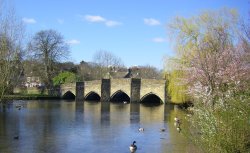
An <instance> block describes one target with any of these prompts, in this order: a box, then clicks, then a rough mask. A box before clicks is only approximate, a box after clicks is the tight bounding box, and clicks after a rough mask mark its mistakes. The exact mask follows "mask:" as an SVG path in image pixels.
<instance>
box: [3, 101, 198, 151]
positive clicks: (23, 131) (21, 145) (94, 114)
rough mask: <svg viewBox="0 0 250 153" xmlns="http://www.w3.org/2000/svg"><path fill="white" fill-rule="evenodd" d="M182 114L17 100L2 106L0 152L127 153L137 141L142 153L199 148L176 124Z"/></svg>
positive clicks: (161, 108) (122, 106)
mask: <svg viewBox="0 0 250 153" xmlns="http://www.w3.org/2000/svg"><path fill="white" fill-rule="evenodd" d="M16 105H22V106H23V107H22V109H21V110H18V109H17V108H16V107H15V106H16ZM183 115H185V114H184V112H182V111H180V110H178V109H175V108H174V107H173V106H171V105H166V106H165V105H159V106H155V107H146V106H144V105H141V104H138V103H131V104H123V103H108V102H102V103H101V102H93V101H85V102H84V103H76V102H68V101H15V102H14V103H11V104H8V105H6V106H1V107H0V152H4V153H12V152H13V153H14V152H19V153H26V152H36V153H43V152H55V153H57V152H60V153H68V152H69V153H71V152H87V153H96V152H104V153H105V152H119V153H127V152H129V148H128V147H129V145H130V144H131V143H132V142H133V141H134V140H136V141H137V146H138V151H137V152H139V153H140V152H141V153H151V152H153V153H155V152H157V153H158V152H159V153H161V152H162V153H165V152H173V153H178V152H195V151H196V150H195V148H194V147H193V146H192V145H191V144H190V143H189V142H188V141H187V139H186V138H185V137H184V136H183V135H182V134H181V133H178V132H177V131H176V128H175V127H174V124H173V123H174V121H173V118H174V117H175V116H179V117H182V116H183ZM139 127H143V128H144V129H145V130H144V131H143V132H139V131H138V129H139ZM162 128H164V129H165V131H164V132H162V131H161V130H160V129H162ZM15 135H18V136H19V139H18V140H14V139H13V137H14V136H15Z"/></svg>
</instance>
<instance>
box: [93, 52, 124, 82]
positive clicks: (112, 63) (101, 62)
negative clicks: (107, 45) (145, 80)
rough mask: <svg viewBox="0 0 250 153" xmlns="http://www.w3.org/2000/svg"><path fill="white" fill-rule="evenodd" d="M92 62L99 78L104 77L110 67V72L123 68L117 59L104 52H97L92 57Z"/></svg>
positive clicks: (120, 61)
mask: <svg viewBox="0 0 250 153" xmlns="http://www.w3.org/2000/svg"><path fill="white" fill-rule="evenodd" d="M93 61H94V62H95V63H97V66H96V68H98V74H99V76H98V77H99V78H103V77H105V76H106V75H107V73H109V70H110V68H111V67H112V70H118V69H119V68H120V67H124V65H123V63H122V60H121V59H120V58H119V57H117V56H115V55H114V54H113V53H111V52H109V51H105V50H99V51H97V52H96V53H95V55H94V57H93Z"/></svg>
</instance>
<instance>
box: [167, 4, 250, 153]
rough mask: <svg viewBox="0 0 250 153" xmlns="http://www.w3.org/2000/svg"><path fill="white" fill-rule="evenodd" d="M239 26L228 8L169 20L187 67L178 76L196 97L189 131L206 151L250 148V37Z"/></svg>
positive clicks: (179, 60) (182, 64)
mask: <svg viewBox="0 0 250 153" xmlns="http://www.w3.org/2000/svg"><path fill="white" fill-rule="evenodd" d="M239 25H240V23H239V20H238V17H237V13H236V12H235V11H234V10H228V9H224V10H220V11H215V12H205V13H202V14H200V15H198V16H195V17H192V18H188V19H186V18H181V17H178V18H176V19H175V20H174V21H173V22H172V23H171V24H170V25H169V29H170V31H171V33H172V35H173V37H174V39H175V41H176V50H177V58H176V59H177V60H176V62H175V64H176V65H177V66H178V67H181V68H182V70H183V75H181V77H178V76H177V77H176V78H178V79H179V80H180V82H181V83H182V84H185V85H187V90H186V93H187V94H189V95H190V96H191V97H192V99H193V102H194V109H193V110H194V111H193V112H194V115H193V116H192V117H191V118H188V121H189V122H191V127H190V128H187V129H189V131H187V132H188V135H189V137H190V138H191V140H193V141H194V142H196V143H197V144H198V145H199V146H201V147H202V149H203V150H204V152H249V143H250V142H249V136H250V134H249V131H250V128H249V123H248V121H249V116H250V111H249V110H250V103H249V86H250V84H249V79H250V78H249V76H250V66H249V60H247V59H249V58H246V57H249V50H248V49H246V46H249V41H243V39H242V37H241V36H242V31H241V30H240V28H239V27H240V26H239ZM244 38H246V37H244ZM244 40H247V39H244ZM243 42H244V43H243Z"/></svg>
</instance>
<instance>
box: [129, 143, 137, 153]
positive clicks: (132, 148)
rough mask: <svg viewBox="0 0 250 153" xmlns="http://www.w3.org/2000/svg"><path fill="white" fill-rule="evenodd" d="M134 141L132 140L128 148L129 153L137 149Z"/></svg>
mask: <svg viewBox="0 0 250 153" xmlns="http://www.w3.org/2000/svg"><path fill="white" fill-rule="evenodd" d="M135 143H136V141H133V144H131V145H130V146H129V150H130V152H131V153H135V152H136V150H137V146H136V145H135Z"/></svg>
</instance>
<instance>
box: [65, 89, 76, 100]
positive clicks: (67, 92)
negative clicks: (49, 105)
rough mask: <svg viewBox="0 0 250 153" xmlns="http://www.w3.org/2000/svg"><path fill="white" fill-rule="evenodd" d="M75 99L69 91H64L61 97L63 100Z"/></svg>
mask: <svg viewBox="0 0 250 153" xmlns="http://www.w3.org/2000/svg"><path fill="white" fill-rule="evenodd" d="M75 97H76V96H75V94H74V93H72V92H71V91H70V90H69V91H66V92H65V93H64V94H63V96H62V98H63V99H75Z"/></svg>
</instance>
